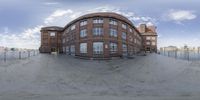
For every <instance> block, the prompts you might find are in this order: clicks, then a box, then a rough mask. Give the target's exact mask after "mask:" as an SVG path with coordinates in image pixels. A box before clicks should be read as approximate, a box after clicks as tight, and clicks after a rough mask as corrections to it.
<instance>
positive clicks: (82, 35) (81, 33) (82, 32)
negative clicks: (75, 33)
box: [80, 29, 87, 37]
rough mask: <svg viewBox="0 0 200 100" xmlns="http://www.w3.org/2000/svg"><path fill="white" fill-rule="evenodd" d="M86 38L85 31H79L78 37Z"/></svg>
mask: <svg viewBox="0 0 200 100" xmlns="http://www.w3.org/2000/svg"><path fill="white" fill-rule="evenodd" d="M86 36H87V30H86V29H83V30H81V31H80V37H86Z"/></svg>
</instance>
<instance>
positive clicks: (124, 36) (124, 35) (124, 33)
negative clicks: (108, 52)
mask: <svg viewBox="0 0 200 100" xmlns="http://www.w3.org/2000/svg"><path fill="white" fill-rule="evenodd" d="M126 36H127V34H126V32H122V39H124V40H126Z"/></svg>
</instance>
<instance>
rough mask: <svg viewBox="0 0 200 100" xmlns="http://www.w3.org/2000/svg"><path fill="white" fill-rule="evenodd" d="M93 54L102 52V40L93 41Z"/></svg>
mask: <svg viewBox="0 0 200 100" xmlns="http://www.w3.org/2000/svg"><path fill="white" fill-rule="evenodd" d="M93 54H103V42H94V43H93Z"/></svg>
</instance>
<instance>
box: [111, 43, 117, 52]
mask: <svg viewBox="0 0 200 100" xmlns="http://www.w3.org/2000/svg"><path fill="white" fill-rule="evenodd" d="M110 52H111V53H116V52H117V43H112V42H111V43H110Z"/></svg>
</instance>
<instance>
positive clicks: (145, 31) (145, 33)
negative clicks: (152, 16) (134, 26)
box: [138, 24, 158, 52]
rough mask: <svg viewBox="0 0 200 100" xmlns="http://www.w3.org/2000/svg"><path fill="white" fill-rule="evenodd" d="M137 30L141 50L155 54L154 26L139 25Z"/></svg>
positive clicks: (155, 38)
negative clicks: (139, 35) (140, 41)
mask: <svg viewBox="0 0 200 100" xmlns="http://www.w3.org/2000/svg"><path fill="white" fill-rule="evenodd" d="M138 30H139V31H140V33H141V36H142V41H143V45H142V46H143V49H144V51H146V52H157V36H158V35H157V32H156V27H155V26H147V25H146V24H140V26H139V27H138Z"/></svg>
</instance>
